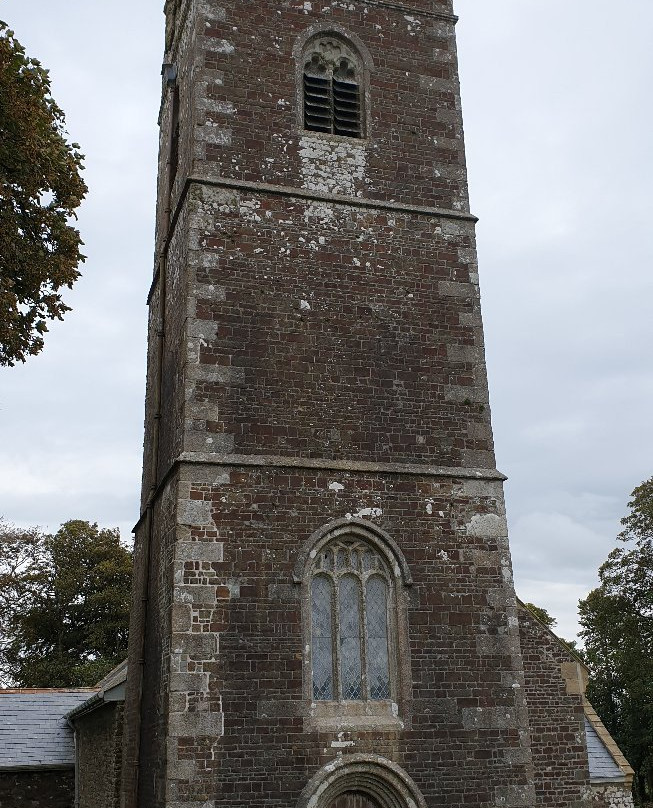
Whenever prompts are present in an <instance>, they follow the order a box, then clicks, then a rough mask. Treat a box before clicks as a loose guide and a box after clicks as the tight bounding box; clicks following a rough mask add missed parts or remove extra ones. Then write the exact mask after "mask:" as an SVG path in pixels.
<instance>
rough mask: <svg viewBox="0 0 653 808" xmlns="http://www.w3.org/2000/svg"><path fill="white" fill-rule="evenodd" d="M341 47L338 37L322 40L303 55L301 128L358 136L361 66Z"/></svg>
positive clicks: (360, 133) (360, 126)
mask: <svg viewBox="0 0 653 808" xmlns="http://www.w3.org/2000/svg"><path fill="white" fill-rule="evenodd" d="M343 50H345V46H344V45H343V44H341V43H339V42H337V41H333V40H323V41H322V40H321V41H319V42H318V43H316V44H315V45H314V46H313V49H312V51H311V53H310V54H309V55H308V57H307V58H306V59H305V62H304V71H303V82H304V84H303V95H304V129H306V130H308V131H309V132H325V133H327V134H332V135H341V136H344V137H353V138H361V137H362V136H363V126H362V114H361V89H360V73H361V70H360V67H359V65H358V64H357V62H356V60H355V58H354V57H353V54H349V53H347V54H346V55H345V54H344V53H343ZM347 50H348V49H347Z"/></svg>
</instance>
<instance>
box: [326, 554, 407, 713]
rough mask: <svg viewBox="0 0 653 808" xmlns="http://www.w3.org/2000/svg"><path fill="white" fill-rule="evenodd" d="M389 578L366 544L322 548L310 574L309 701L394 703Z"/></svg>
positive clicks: (381, 562)
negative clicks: (310, 695)
mask: <svg viewBox="0 0 653 808" xmlns="http://www.w3.org/2000/svg"><path fill="white" fill-rule="evenodd" d="M392 597H393V590H392V584H391V577H390V575H389V572H388V569H387V566H386V563H385V561H384V560H383V558H382V557H381V556H380V554H379V553H378V552H377V551H376V550H375V549H373V548H372V547H370V546H369V545H368V544H366V543H365V542H362V541H359V540H356V539H352V540H347V539H339V540H338V541H334V542H331V543H329V544H328V545H327V546H326V547H323V548H322V549H321V550H320V552H319V554H318V556H317V558H316V560H315V562H314V565H313V570H312V575H311V660H312V697H313V699H314V700H315V701H382V700H386V699H390V698H392V689H393V688H392V656H393V655H392V648H391V646H390V638H391V625H392V621H391V619H390V617H391V608H390V606H391V599H392Z"/></svg>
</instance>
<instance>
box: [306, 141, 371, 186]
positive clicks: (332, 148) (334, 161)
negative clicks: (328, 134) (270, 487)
mask: <svg viewBox="0 0 653 808" xmlns="http://www.w3.org/2000/svg"><path fill="white" fill-rule="evenodd" d="M299 157H300V160H301V172H302V179H303V187H304V188H306V189H307V190H309V191H320V192H322V193H331V194H349V195H352V196H355V195H357V186H359V185H360V184H362V183H364V182H365V172H366V168H367V152H366V148H365V145H364V144H362V143H354V142H341V143H335V142H331V141H329V140H326V139H325V138H320V137H316V136H311V135H304V137H302V138H301V140H300V141H299Z"/></svg>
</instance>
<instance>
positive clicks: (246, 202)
mask: <svg viewBox="0 0 653 808" xmlns="http://www.w3.org/2000/svg"><path fill="white" fill-rule="evenodd" d="M260 207H261V202H260V201H259V200H258V199H241V200H240V205H239V211H240V215H241V216H242V218H243V219H244V220H245V221H246V222H261V221H263V220H262V219H261V217H260V216H259V214H258V213H257V212H256V211H257V210H259V209H260Z"/></svg>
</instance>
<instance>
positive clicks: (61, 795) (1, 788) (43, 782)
mask: <svg viewBox="0 0 653 808" xmlns="http://www.w3.org/2000/svg"><path fill="white" fill-rule="evenodd" d="M74 802H75V773H74V771H73V770H72V769H64V770H58V771H40V772H39V771H24V772H0V808H73V805H74Z"/></svg>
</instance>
